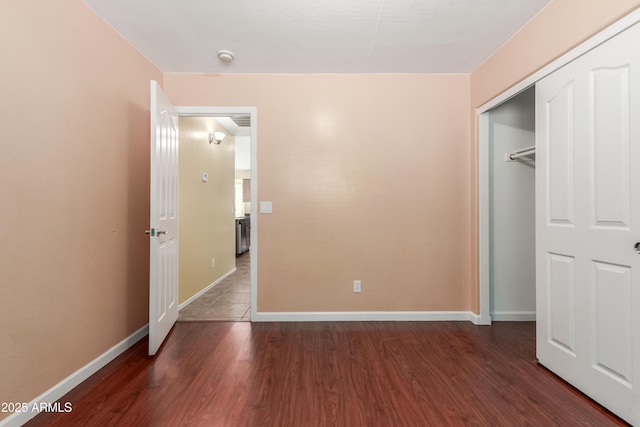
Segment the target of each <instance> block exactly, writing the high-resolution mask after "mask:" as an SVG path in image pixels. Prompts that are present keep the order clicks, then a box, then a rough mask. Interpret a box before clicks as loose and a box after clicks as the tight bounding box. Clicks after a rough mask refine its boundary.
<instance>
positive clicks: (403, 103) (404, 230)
mask: <svg viewBox="0 0 640 427" xmlns="http://www.w3.org/2000/svg"><path fill="white" fill-rule="evenodd" d="M165 87H166V89H167V93H168V95H169V97H170V98H171V99H172V101H173V102H174V103H175V104H176V105H205V106H206V105H212V106H234V105H235V106H256V107H257V111H258V124H257V132H258V136H257V144H258V148H257V156H258V169H257V173H258V198H259V199H260V200H270V201H272V202H273V214H271V215H260V216H259V217H258V218H257V220H258V226H259V253H258V256H259V269H258V286H259V291H258V310H259V311H265V312H268V311H271V312H278V311H351V310H467V309H468V307H469V303H468V296H469V265H470V260H469V250H470V248H469V246H468V244H467V243H466V242H468V241H469V232H470V229H469V210H468V209H469V208H468V207H469V202H468V200H469V179H470V177H469V156H468V150H469V120H468V111H469V76H467V75H197V74H166V75H165ZM254 220H255V219H254ZM354 279H361V280H362V289H363V290H362V293H361V294H354V293H353V285H352V283H353V280H354Z"/></svg>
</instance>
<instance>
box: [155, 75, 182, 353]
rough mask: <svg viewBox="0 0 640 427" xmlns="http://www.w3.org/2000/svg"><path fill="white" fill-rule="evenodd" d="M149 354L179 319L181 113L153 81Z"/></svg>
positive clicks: (160, 343) (158, 345)
mask: <svg viewBox="0 0 640 427" xmlns="http://www.w3.org/2000/svg"><path fill="white" fill-rule="evenodd" d="M150 111H151V196H150V197H151V209H150V218H149V224H150V230H147V233H148V234H150V239H151V241H150V244H149V248H150V260H149V355H154V354H156V352H157V351H158V349H159V348H160V346H161V345H162V341H163V340H164V339H165V337H166V336H167V334H168V333H169V331H170V330H171V328H172V327H173V325H174V323H176V320H177V319H178V113H177V112H176V110H175V108H174V107H173V105H171V102H169V100H168V99H167V97H166V96H165V94H164V93H163V92H162V90H161V89H160V87H159V86H158V83H157V82H156V81H154V80H152V81H151V110H150Z"/></svg>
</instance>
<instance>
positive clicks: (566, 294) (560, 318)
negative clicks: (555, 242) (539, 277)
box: [547, 254, 576, 357]
mask: <svg viewBox="0 0 640 427" xmlns="http://www.w3.org/2000/svg"><path fill="white" fill-rule="evenodd" d="M574 261H575V260H574V258H573V257H570V256H565V255H558V254H548V263H549V264H548V275H549V276H548V279H547V280H548V281H547V283H548V296H549V307H550V312H549V313H550V319H549V320H550V321H549V331H548V334H549V338H550V339H551V342H552V343H553V344H554V345H555V346H557V347H559V348H560V349H562V350H563V351H565V352H567V354H569V355H570V356H572V357H574V356H575V348H576V339H575V329H576V328H575V272H574V269H575V262H574Z"/></svg>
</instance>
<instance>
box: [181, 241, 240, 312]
mask: <svg viewBox="0 0 640 427" xmlns="http://www.w3.org/2000/svg"><path fill="white" fill-rule="evenodd" d="M250 258H251V256H250V252H245V253H244V254H242V255H240V256H239V257H237V258H236V271H235V272H234V273H233V274H231V275H230V276H229V277H227V278H226V279H224V280H223V281H222V282H220V283H218V284H217V285H216V286H214V287H213V288H211V289H209V290H208V291H207V292H205V293H204V294H203V295H202V296H200V297H199V298H198V299H196V300H195V301H193V302H191V304H189V305H187V306H186V307H184V308H183V309H182V310H180V313H179V314H178V322H207V321H215V320H226V321H229V320H231V321H245V322H248V321H250V311H249V304H250V301H251V290H250V287H251V278H250V277H251V274H250V271H251V267H250V266H251V264H250Z"/></svg>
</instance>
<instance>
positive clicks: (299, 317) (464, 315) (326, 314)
mask: <svg viewBox="0 0 640 427" xmlns="http://www.w3.org/2000/svg"><path fill="white" fill-rule="evenodd" d="M476 317H477V318H478V319H479V316H477V315H476V314H474V313H472V312H470V311H323V312H306V311H305V312H257V313H256V314H255V316H253V317H252V318H251V321H252V322H326V321H332V322H335V321H338V322H340V321H354V322H376V321H403V322H408V321H469V322H473V323H475V321H474V320H475V318H476Z"/></svg>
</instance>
